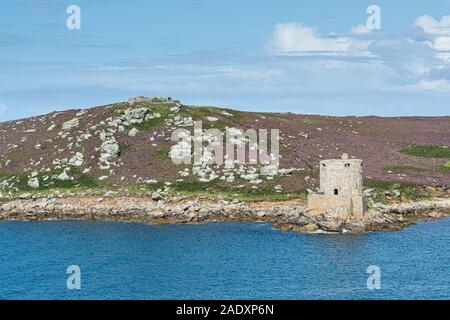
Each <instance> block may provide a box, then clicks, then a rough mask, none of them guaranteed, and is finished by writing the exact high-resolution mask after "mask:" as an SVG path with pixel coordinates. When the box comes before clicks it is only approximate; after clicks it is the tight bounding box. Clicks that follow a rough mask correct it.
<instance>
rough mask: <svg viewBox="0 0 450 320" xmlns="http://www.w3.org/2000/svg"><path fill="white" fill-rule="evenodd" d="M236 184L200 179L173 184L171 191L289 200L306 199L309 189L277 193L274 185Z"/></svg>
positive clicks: (251, 199) (252, 199)
mask: <svg viewBox="0 0 450 320" xmlns="http://www.w3.org/2000/svg"><path fill="white" fill-rule="evenodd" d="M236 185H239V183H236V184H232V185H231V184H229V183H226V182H222V181H219V180H213V181H210V182H200V181H182V182H177V183H175V184H173V185H172V186H171V192H172V193H176V194H182V195H187V196H190V195H195V196H206V197H213V198H223V199H228V200H232V199H238V200H239V201H263V200H272V201H278V200H288V199H302V200H306V197H307V191H306V190H303V189H302V190H299V191H297V192H292V193H276V192H275V190H274V189H273V187H270V186H268V187H265V188H258V189H252V188H249V187H245V188H238V187H236Z"/></svg>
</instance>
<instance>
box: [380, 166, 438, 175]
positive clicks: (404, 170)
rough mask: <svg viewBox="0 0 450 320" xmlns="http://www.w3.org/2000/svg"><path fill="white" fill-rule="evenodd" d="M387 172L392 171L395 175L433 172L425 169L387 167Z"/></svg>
mask: <svg viewBox="0 0 450 320" xmlns="http://www.w3.org/2000/svg"><path fill="white" fill-rule="evenodd" d="M384 169H385V170H386V171H391V172H393V173H409V172H419V173H420V172H429V171H431V170H429V169H425V168H417V167H413V166H408V165H405V166H387V167H385V168H384Z"/></svg>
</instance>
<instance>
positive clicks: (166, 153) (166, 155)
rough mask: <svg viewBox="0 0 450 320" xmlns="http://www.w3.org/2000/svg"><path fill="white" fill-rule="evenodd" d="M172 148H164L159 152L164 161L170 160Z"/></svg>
mask: <svg viewBox="0 0 450 320" xmlns="http://www.w3.org/2000/svg"><path fill="white" fill-rule="evenodd" d="M169 152H170V147H162V148H160V149H159V150H158V154H159V155H160V156H161V157H163V158H164V159H166V158H169Z"/></svg>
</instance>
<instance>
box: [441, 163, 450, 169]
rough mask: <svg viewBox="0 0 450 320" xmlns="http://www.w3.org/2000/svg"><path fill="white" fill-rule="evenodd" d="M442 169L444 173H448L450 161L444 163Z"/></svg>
mask: <svg viewBox="0 0 450 320" xmlns="http://www.w3.org/2000/svg"><path fill="white" fill-rule="evenodd" d="M442 168H443V169H444V170H446V171H450V161H448V162H447V163H444V164H443V165H442Z"/></svg>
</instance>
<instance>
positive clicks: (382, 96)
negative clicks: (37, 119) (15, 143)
mask: <svg viewBox="0 0 450 320" xmlns="http://www.w3.org/2000/svg"><path fill="white" fill-rule="evenodd" d="M71 4H75V5H78V6H79V7H80V9H81V29H80V30H68V29H67V28H66V19H67V17H68V16H69V15H68V14H67V13H66V8H67V7H68V6H69V5H71ZM372 4H375V5H377V6H379V7H380V9H381V29H380V30H368V29H367V28H366V27H365V26H366V20H367V18H368V14H367V13H366V9H367V7H368V6H369V5H372ZM449 57H450V0H430V1H426V2H424V1H420V2H419V1H364V0H360V1H356V0H353V1H351V0H347V1H333V0H329V1H325V0H316V1H298V0H297V1H275V0H258V1H256V0H239V1H238V0H227V1H217V0H168V1H132V0H89V1H81V0H71V1H64V0H54V1H51V0H2V1H1V3H0V120H9V119H17V118H22V117H26V116H31V115H37V114H42V113H47V112H50V111H53V110H63V109H68V108H84V107H90V106H95V105H100V104H107V103H110V102H116V101H122V100H126V99H127V98H128V97H129V96H134V95H148V96H153V95H159V96H172V97H174V98H177V99H180V100H181V101H182V102H184V103H186V104H197V105H215V106H226V107H231V108H236V109H241V110H255V111H285V112H288V111H289V112H295V113H309V114H310V113H313V114H330V115H372V114H374V115H381V116H397V115H449V114H450V112H449V109H450V108H449V106H448V101H450V62H449V61H450V60H449Z"/></svg>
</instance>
